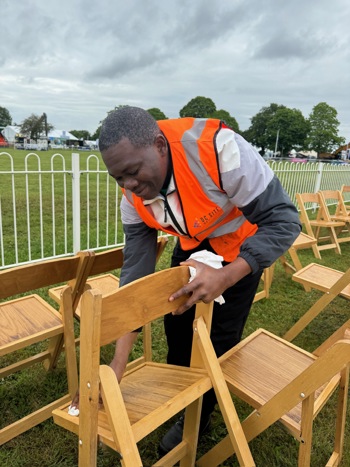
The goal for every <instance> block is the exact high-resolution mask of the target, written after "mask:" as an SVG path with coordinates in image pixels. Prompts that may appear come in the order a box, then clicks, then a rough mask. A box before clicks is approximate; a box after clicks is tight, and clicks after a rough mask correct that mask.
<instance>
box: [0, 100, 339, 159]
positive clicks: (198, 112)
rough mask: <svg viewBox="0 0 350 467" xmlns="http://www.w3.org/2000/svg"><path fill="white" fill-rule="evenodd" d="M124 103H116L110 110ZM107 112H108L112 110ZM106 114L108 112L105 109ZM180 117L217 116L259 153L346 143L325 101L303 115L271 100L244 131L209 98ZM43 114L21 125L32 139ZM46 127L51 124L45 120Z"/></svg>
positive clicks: (1, 110)
mask: <svg viewBox="0 0 350 467" xmlns="http://www.w3.org/2000/svg"><path fill="white" fill-rule="evenodd" d="M120 107H123V106H116V107H115V108H114V109H112V110H111V111H113V110H115V109H117V108H120ZM146 110H147V111H148V112H149V113H150V114H151V115H152V116H153V117H154V118H155V119H156V120H165V119H167V118H168V117H167V116H166V115H165V114H164V112H162V111H161V110H160V109H159V108H156V107H153V108H150V109H146ZM111 111H110V112H111ZM108 113H109V112H108ZM179 116H180V117H195V118H217V119H220V120H223V121H224V122H225V124H226V125H227V126H228V127H230V128H232V129H233V130H234V131H236V132H237V133H240V134H241V135H242V136H243V137H244V138H245V139H246V140H247V141H249V142H250V143H251V144H253V145H254V146H256V147H258V148H260V153H261V154H264V153H265V151H266V150H271V151H276V152H279V153H280V154H282V155H283V154H286V153H288V152H289V151H290V150H291V149H296V150H297V151H298V150H302V149H303V150H314V151H316V152H317V153H329V152H332V151H333V150H334V149H336V148H337V147H339V146H340V145H342V144H344V143H345V138H344V137H342V136H339V125H340V122H339V120H338V119H337V111H336V109H335V108H333V107H331V106H330V105H328V104H327V103H326V102H320V103H319V104H317V105H315V106H314V107H313V109H312V111H311V113H310V115H309V116H308V117H307V118H305V117H304V116H303V114H302V112H301V111H300V110H298V109H291V108H288V107H286V106H284V105H280V104H275V103H272V104H270V105H269V106H267V107H262V108H261V109H260V111H259V112H258V113H257V114H256V115H254V116H253V117H252V118H251V124H250V126H249V128H248V129H247V130H244V131H240V128H239V125H238V122H237V120H236V119H235V117H233V116H232V115H230V113H229V112H228V111H227V110H224V109H217V108H216V105H215V103H214V102H213V100H212V99H210V98H209V97H203V96H197V97H195V98H193V99H191V100H190V101H189V102H188V103H187V104H186V105H185V106H184V107H183V108H182V109H181V110H180V112H179ZM11 123H12V118H11V115H10V112H9V111H8V110H7V109H6V108H5V107H0V127H2V126H3V127H5V126H7V125H11ZM101 123H102V122H100V125H99V126H98V128H97V129H96V131H95V132H94V133H93V134H90V133H89V132H88V131H87V130H70V133H72V134H73V135H74V136H76V137H77V138H79V139H84V140H96V139H98V137H99V134H100V129H101ZM43 124H44V123H43V121H42V117H40V116H37V115H35V114H32V115H31V116H30V117H28V118H27V119H25V120H24V121H23V122H22V123H21V125H20V127H21V131H22V132H23V133H26V134H30V135H31V137H33V139H35V137H36V136H37V135H39V134H40V132H43V131H44V128H43V126H42V125H43ZM46 125H47V128H49V129H53V125H51V124H50V123H48V122H46Z"/></svg>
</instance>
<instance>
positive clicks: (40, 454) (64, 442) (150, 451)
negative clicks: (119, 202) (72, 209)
mask: <svg viewBox="0 0 350 467" xmlns="http://www.w3.org/2000/svg"><path fill="white" fill-rule="evenodd" d="M8 152H11V154H13V156H14V165H15V169H16V170H19V169H24V163H25V156H26V154H27V153H26V152H24V151H13V150H12V151H8ZM59 152H60V153H61V152H62V153H63V155H64V158H65V161H66V169H70V160H71V158H70V155H71V151H70V150H69V151H68V150H67V151H59ZM55 153H57V151H48V152H42V153H39V155H40V163H41V169H42V170H49V169H50V159H51V156H52V155H53V154H55ZM89 154H90V153H81V155H80V159H81V169H82V170H84V168H85V163H86V160H87V157H88V155H89ZM96 154H97V155H98V158H99V160H100V161H101V159H100V156H99V154H98V153H96ZM60 163H61V162H60V160H58V159H57V161H56V162H55V164H57V165H59V164H60ZM93 164H95V162H93V163H92V164H91V165H92V166H93V167H94V165H93ZM28 165H29V167H30V168H31V169H32V170H35V169H36V168H37V162H36V160H34V158H29V160H28ZM55 167H56V168H57V166H56V165H55ZM59 168H60V166H59ZM9 169H10V167H9V162H8V160H6V158H5V157H3V156H0V171H1V170H9ZM3 177H5V176H3ZM6 177H7V178H6V179H5V178H3V179H1V177H0V197H1V203H2V210H3V211H4V209H5V208H6V207H7V205H8V204H9V198H8V196H9V190H8V175H7V176H6ZM21 177H22V179H23V176H21ZM33 177H34V178H33V180H32V181H31V184H30V196H31V197H32V203H33V209H34V210H35V209H36V207H37V205H36V204H35V203H37V199H36V196H35V194H36V191H37V187H38V178H37V179H35V177H36V176H33ZM83 178H84V181H83V186H84V188H85V187H86V183H87V180H88V177H87V176H86V175H83ZM18 183H19V192H18V197H17V198H16V201H17V207H18V209H19V210H20V209H23V207H24V206H25V203H24V198H23V197H24V194H25V184H24V182H23V180H22V181H21V182H20V181H19V182H18ZM21 183H22V185H21ZM50 183H51V181H50V179H49V178H45V181H43V189H44V192H45V190H47V187H48V186H49V185H50ZM90 183H91V189H92V190H95V192H96V193H97V191H98V187H97V185H96V181H95V180H94V179H93V177H92V178H91V180H90ZM84 184H85V185H84ZM56 191H57V204H58V205H62V203H63V201H62V200H63V198H62V184H61V183H60V180H59V179H58V180H57V190H56ZM103 196H104V194H103V193H102V199H103ZM44 203H46V204H45V212H46V214H45V217H44V225H45V236H46V237H47V238H48V239H49V238H50V236H51V234H52V227H51V226H52V216H51V214H50V206H51V205H50V199H46V197H44ZM101 204H102V202H101ZM81 205H82V225H85V224H86V209H85V207H84V206H85V205H86V195H85V194H84V190H83V191H82V203H81ZM110 210H111V212H113V210H114V206H113V205H110ZM11 216H12V213H11V211H9V212H7V215H6V216H5V223H4V225H3V231H4V233H5V234H6V235H7V236H8V239H9V243H8V244H7V251H5V253H6V254H7V255H11V253H10V251H11V249H12V246H13V231H12V217H11ZM62 219H63V213H62V211H61V213H60V215H59V220H58V227H57V228H61V227H62V224H63V222H62ZM96 220H97V219H96V218H93V219H92V222H96ZM103 228H104V226H103V223H102V225H101V228H100V231H99V234H100V235H103V233H101V232H103ZM120 231H121V229H120ZM97 232H98V229H97V227H96V229H94V230H93V232H92V233H91V242H93V241H94V240H95V239H96V237H97ZM18 234H19V237H20V238H21V239H23V238H25V236H26V222H25V221H24V220H23V219H22V223H21V224H20V225H19V230H18ZM39 234H40V232H39V231H38V230H37V228H36V230H34V231H33V247H34V248H36V253H38V254H39V253H40V251H39V249H38V246H37V241H36V239H37V236H38V235H39ZM86 236H87V232H86V230H84V228H83V229H82V244H83V242H84V241H85V240H86ZM61 237H62V238H61V246H60V248H61V249H63V248H64V236H61ZM119 240H120V241H121V239H119ZM101 241H103V238H101ZM11 242H12V243H11ZM23 245H25V242H23V241H21V245H20V259H21V258H25V259H26V254H27V253H26V249H25V248H26V247H25V246H23ZM172 246H173V242H172V241H170V242H169V245H168V246H167V249H166V252H165V254H164V255H163V257H162V258H161V260H160V262H159V264H158V266H157V267H158V269H164V268H166V267H168V266H169V264H170V255H171V250H172ZM68 247H69V248H70V247H71V244H69V245H68ZM46 248H47V252H48V254H49V251H50V248H51V244H50V241H49V240H48V243H47V246H46ZM58 253H59V252H57V254H58ZM299 256H300V259H301V261H302V264H303V265H306V264H308V263H310V262H321V263H322V264H325V265H327V266H330V267H334V268H336V269H339V270H343V271H345V270H346V269H347V268H348V267H349V257H350V244H344V243H343V244H342V255H341V256H339V255H336V254H335V253H334V252H333V251H330V250H329V251H324V252H323V253H322V261H318V260H315V258H314V257H313V255H312V252H311V250H310V251H308V250H303V251H300V252H299ZM39 293H40V295H41V296H43V297H44V298H47V299H48V297H47V290H40V291H39ZM319 296H320V293H319V292H317V291H313V292H311V293H306V292H305V291H304V289H303V288H302V286H301V285H300V284H297V283H295V282H293V281H292V279H291V276H289V275H287V274H286V273H285V272H284V270H283V268H282V266H281V265H280V264H279V263H277V265H276V269H275V274H274V280H273V283H272V288H271V294H270V298H269V299H263V300H261V301H259V302H257V303H255V304H254V305H253V307H252V310H251V313H250V316H249V318H248V321H247V324H246V327H245V332H244V335H248V334H250V333H251V332H252V331H254V330H255V329H257V328H259V327H263V328H266V329H268V330H269V331H272V332H274V333H276V334H278V335H280V336H282V335H283V334H284V333H285V332H286V331H287V330H288V329H289V328H290V327H291V326H292V325H293V324H294V323H295V322H296V321H297V320H298V318H299V317H300V316H301V315H302V314H303V313H304V312H305V311H306V310H308V309H309V308H310V306H311V305H312V304H313V303H314V302H315V301H316V299H317V298H318V297H319ZM48 300H49V299H48ZM51 304H52V301H51ZM348 318H349V302H348V301H346V300H344V299H341V298H339V299H338V298H337V299H336V300H334V302H332V304H331V305H330V306H328V307H327V309H326V310H325V311H323V312H322V313H321V315H320V316H319V317H318V318H317V319H315V320H314V321H313V322H312V323H311V324H310V325H309V326H308V327H307V328H306V330H305V331H304V332H303V333H302V334H301V335H300V336H298V337H297V339H296V340H295V343H296V344H297V345H300V346H301V347H303V348H305V349H306V350H309V351H312V350H313V349H315V348H316V347H318V346H319V345H320V344H321V343H322V342H323V341H324V340H325V339H326V338H327V337H328V336H329V335H330V334H331V333H332V332H333V331H334V330H335V329H337V327H339V326H340V325H341V324H343V323H344V321H345V320H347V319H348ZM76 330H77V333H78V332H79V329H78V325H77V329H76ZM152 332H153V353H154V358H155V359H156V360H160V361H165V358H166V341H165V337H164V332H163V326H162V321H161V320H160V321H158V322H157V323H156V324H155V325H154V326H153V330H152ZM40 348H41V346H39V345H38V346H35V348H32V349H30V350H26V351H25V352H21V355H22V356H23V355H24V354H25V355H26V356H27V355H30V352H32V353H35V352H37V351H38V349H40ZM113 351H114V349H113V346H108V347H107V348H105V349H103V352H102V361H103V362H105V363H109V361H110V360H111V358H112V355H113ZM141 352H142V345H141V340H139V342H138V343H137V345H136V346H135V349H134V351H133V354H132V358H134V357H136V356H138V355H140V353H141ZM78 354H79V352H78ZM15 358H16V355H14V354H12V355H11V356H7V357H6V358H5V357H2V358H0V365H1V366H4V365H5V364H9V363H10V362H11V361H14V360H15ZM66 392H67V381H66V375H65V362H64V356H63V355H62V356H61V358H60V360H59V365H58V368H57V369H56V370H54V371H53V372H50V373H47V372H45V370H44V369H43V367H42V366H41V365H39V364H38V365H36V366H34V367H32V368H30V369H27V370H24V371H22V372H19V373H17V374H14V375H12V376H10V377H8V378H6V379H4V380H2V381H0V407H1V409H0V413H1V417H0V426H1V427H3V426H6V425H7V424H9V423H11V422H13V421H15V420H16V419H18V418H19V417H22V416H24V415H26V414H29V413H31V412H32V411H33V410H35V409H36V408H39V407H41V406H42V405H44V404H46V403H49V402H51V401H52V400H55V399H57V398H59V397H61V396H62V395H64V394H65V393H66ZM234 400H235V403H236V408H237V410H238V413H239V415H240V417H241V418H242V419H243V418H244V417H245V416H246V415H247V414H248V413H249V411H250V409H249V407H247V405H245V404H244V403H242V402H240V401H239V400H237V399H234ZM335 410H336V407H335V399H334V397H333V399H332V400H331V403H330V404H329V405H328V406H327V407H325V408H324V409H323V411H322V413H321V414H320V416H319V417H318V419H317V420H316V422H315V429H314V442H313V446H314V450H313V454H312V464H311V465H312V466H313V467H320V466H322V465H325V463H326V461H327V459H328V457H329V455H330V453H331V451H332V441H333V438H332V435H333V424H334V413H335ZM169 426H170V422H169V423H167V424H166V425H164V426H162V427H161V428H159V429H158V430H157V432H156V433H154V434H152V435H151V436H149V437H147V438H146V439H144V440H143V441H141V442H140V444H139V446H140V451H141V454H142V458H143V460H144V465H145V466H150V465H152V463H154V462H155V460H156V458H157V446H158V441H159V439H160V437H161V436H162V434H163V433H164V432H165V431H166V429H167V428H168V427H169ZM225 434H226V430H225V426H224V423H223V421H222V418H221V415H220V412H219V411H216V412H215V414H214V417H213V424H212V430H211V431H210V432H209V433H208V434H206V435H205V437H203V438H202V439H201V441H200V444H199V453H198V454H199V455H201V454H204V453H205V452H206V451H207V450H208V449H209V448H210V447H212V446H214V445H215V444H216V443H217V442H218V441H219V440H220V439H221V438H222V437H223V436H224V435H225ZM250 446H251V449H252V453H253V456H254V459H255V461H256V465H257V466H259V467H273V466H276V467H292V466H296V465H297V453H298V443H297V442H296V441H295V440H293V438H292V437H291V436H290V435H289V434H287V433H286V431H285V430H284V429H283V428H282V427H281V426H279V425H278V424H276V425H274V426H272V427H270V428H269V429H268V430H266V431H265V432H264V433H263V434H261V435H260V436H259V437H258V438H256V439H254V440H253V441H252V442H251V443H250ZM77 453H78V444H77V437H76V436H75V435H73V434H71V433H68V432H66V431H65V430H64V429H62V428H60V427H58V426H56V425H54V423H53V421H52V420H48V421H46V422H44V423H42V424H41V425H39V426H37V427H35V428H33V429H31V430H29V431H28V432H26V433H24V434H23V435H21V436H18V437H17V438H15V439H13V440H11V441H9V442H8V443H6V444H5V445H3V446H1V447H0V465H1V466H5V467H27V466H28V467H35V466H38V467H39V466H44V467H45V466H67V467H70V466H76V465H77V458H78V457H77V456H78V454H77ZM98 465H99V466H101V467H102V466H103V467H110V466H118V465H120V464H119V461H118V458H117V455H116V454H115V453H114V452H112V451H110V450H108V449H105V448H101V449H100V450H99V454H98ZM223 465H224V466H226V467H228V466H233V467H234V466H237V465H238V463H237V461H236V459H235V458H232V459H230V460H228V461H227V462H226V463H225V464H223ZM342 466H343V467H348V466H350V427H349V424H348V426H347V428H346V436H345V446H344V457H343V462H342Z"/></svg>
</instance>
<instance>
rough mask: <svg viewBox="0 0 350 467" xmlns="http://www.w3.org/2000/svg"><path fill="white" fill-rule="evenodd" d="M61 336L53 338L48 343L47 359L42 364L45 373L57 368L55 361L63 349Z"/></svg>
mask: <svg viewBox="0 0 350 467" xmlns="http://www.w3.org/2000/svg"><path fill="white" fill-rule="evenodd" d="M63 342H64V341H63V335H62V334H59V335H58V336H54V337H52V338H51V339H50V341H49V346H48V351H49V358H48V359H47V360H45V361H44V362H43V365H44V368H45V370H46V371H50V370H53V369H54V368H56V366H57V360H58V357H59V356H60V354H61V352H62V348H63Z"/></svg>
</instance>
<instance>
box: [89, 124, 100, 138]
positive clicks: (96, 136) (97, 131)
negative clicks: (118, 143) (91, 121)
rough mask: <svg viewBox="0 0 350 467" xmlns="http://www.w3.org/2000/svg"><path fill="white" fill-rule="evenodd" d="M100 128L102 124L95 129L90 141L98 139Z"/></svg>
mask: <svg viewBox="0 0 350 467" xmlns="http://www.w3.org/2000/svg"><path fill="white" fill-rule="evenodd" d="M101 126H102V124H101V125H99V126H98V127H97V128H96V130H95V133H93V134H92V135H91V139H92V140H96V139H99V137H100V133H101Z"/></svg>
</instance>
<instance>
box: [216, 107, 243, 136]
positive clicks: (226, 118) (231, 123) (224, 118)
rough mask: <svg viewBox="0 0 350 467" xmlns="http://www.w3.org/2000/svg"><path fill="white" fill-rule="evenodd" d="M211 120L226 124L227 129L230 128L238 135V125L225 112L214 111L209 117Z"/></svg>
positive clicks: (221, 110)
mask: <svg viewBox="0 0 350 467" xmlns="http://www.w3.org/2000/svg"><path fill="white" fill-rule="evenodd" d="M210 117H211V118H218V119H219V120H222V121H223V122H225V123H226V125H227V126H228V127H230V128H231V129H232V130H234V131H235V132H237V133H239V125H238V122H237V120H236V119H235V117H232V116H231V115H230V114H229V112H227V110H223V109H220V110H216V111H215V112H213V113H212V114H211V115H210Z"/></svg>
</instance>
